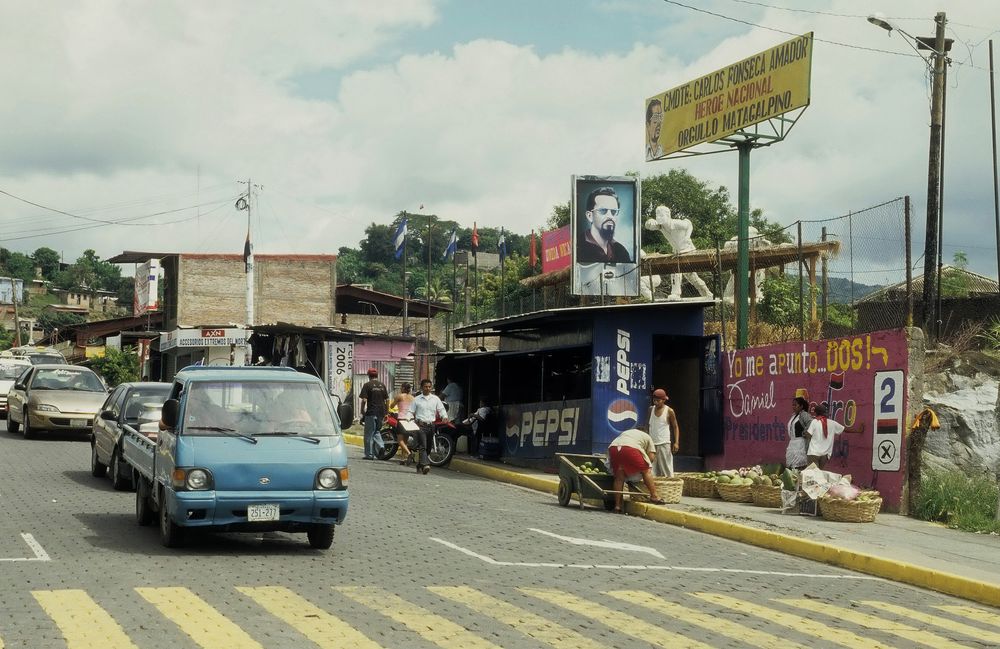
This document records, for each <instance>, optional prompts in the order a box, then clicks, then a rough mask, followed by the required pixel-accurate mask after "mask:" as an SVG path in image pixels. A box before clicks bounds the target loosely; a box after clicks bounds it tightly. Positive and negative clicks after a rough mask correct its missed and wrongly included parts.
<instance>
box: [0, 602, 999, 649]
mask: <svg viewBox="0 0 1000 649" xmlns="http://www.w3.org/2000/svg"><path fill="white" fill-rule="evenodd" d="M934 608H938V609H941V610H942V611H945V612H947V613H951V614H952V615H958V616H960V617H965V618H968V619H970V620H975V621H976V622H982V623H983V624H989V625H991V626H997V627H1000V614H997V613H989V612H987V611H984V610H982V609H980V608H972V607H971V606H935V607H934ZM0 649H2V648H0Z"/></svg>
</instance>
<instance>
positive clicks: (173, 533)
mask: <svg viewBox="0 0 1000 649" xmlns="http://www.w3.org/2000/svg"><path fill="white" fill-rule="evenodd" d="M160 543H162V544H163V545H165V546H166V547H168V548H179V547H181V546H182V545H184V528H182V527H180V526H178V525H174V522H173V521H172V520H170V514H169V513H167V501H166V498H164V499H163V500H162V501H161V502H160Z"/></svg>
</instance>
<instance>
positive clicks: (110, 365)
mask: <svg viewBox="0 0 1000 649" xmlns="http://www.w3.org/2000/svg"><path fill="white" fill-rule="evenodd" d="M90 367H91V368H92V369H93V370H94V371H95V372H97V373H98V374H100V375H101V376H102V377H104V381H105V382H106V383H107V384H108V385H109V386H111V387H114V386H116V385H118V384H119V383H125V382H128V381H138V380H139V357H138V356H136V353H135V348H134V347H126V348H125V349H124V350H121V349H114V348H112V347H107V348H105V350H104V356H101V357H100V358H95V359H93V360H92V361H91V362H90Z"/></svg>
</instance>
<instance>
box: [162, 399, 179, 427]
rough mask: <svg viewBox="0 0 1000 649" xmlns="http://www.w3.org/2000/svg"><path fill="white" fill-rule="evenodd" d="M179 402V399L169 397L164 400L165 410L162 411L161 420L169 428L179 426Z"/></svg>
mask: <svg viewBox="0 0 1000 649" xmlns="http://www.w3.org/2000/svg"><path fill="white" fill-rule="evenodd" d="M178 407H179V403H178V401H177V399H167V400H166V401H164V402H163V410H161V411H160V422H161V423H162V424H163V425H164V426H166V427H167V428H174V427H175V426H177V409H178Z"/></svg>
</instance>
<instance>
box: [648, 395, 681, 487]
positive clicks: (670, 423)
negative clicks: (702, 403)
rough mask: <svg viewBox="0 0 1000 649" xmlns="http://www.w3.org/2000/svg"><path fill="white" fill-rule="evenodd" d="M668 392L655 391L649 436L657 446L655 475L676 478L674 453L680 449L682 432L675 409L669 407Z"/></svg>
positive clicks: (650, 411) (654, 466)
mask: <svg viewBox="0 0 1000 649" xmlns="http://www.w3.org/2000/svg"><path fill="white" fill-rule="evenodd" d="M669 400H670V398H669V397H668V396H667V392H666V390H664V389H663V388H657V389H655V390H653V406H652V407H651V408H650V409H649V436H650V437H652V438H653V444H655V445H656V459H655V460H654V461H653V475H655V476H666V477H668V478H672V477H674V453H676V452H677V451H678V450H679V449H680V440H681V430H680V427H679V426H678V425H677V416H676V415H675V414H674V409H673V408H671V407H670V406H668V405H667V401H669Z"/></svg>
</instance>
